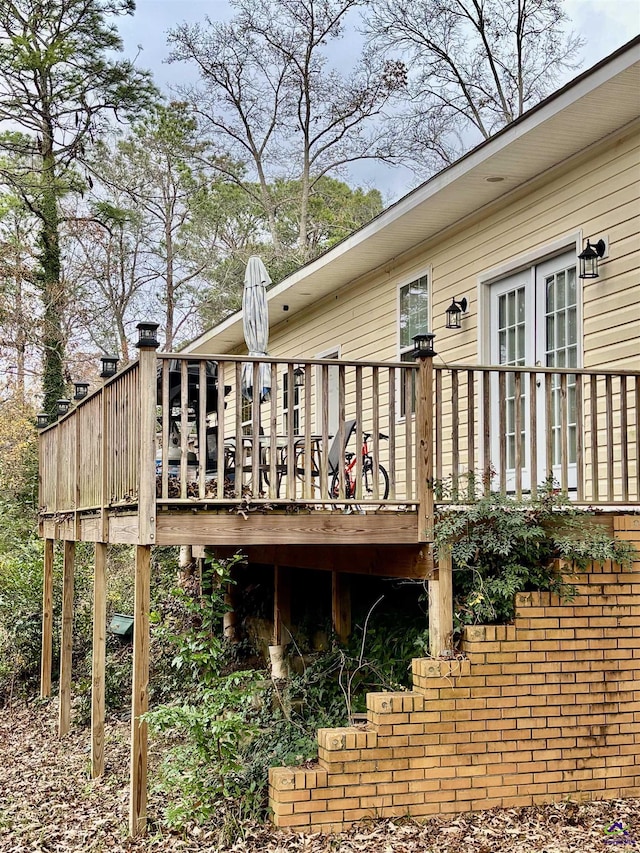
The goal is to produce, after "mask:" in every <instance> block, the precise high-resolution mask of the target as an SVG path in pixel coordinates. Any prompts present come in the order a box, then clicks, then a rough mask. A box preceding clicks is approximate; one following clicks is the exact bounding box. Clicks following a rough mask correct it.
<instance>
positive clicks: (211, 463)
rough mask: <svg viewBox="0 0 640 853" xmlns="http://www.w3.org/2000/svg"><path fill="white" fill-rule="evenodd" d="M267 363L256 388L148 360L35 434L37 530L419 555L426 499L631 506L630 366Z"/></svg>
mask: <svg viewBox="0 0 640 853" xmlns="http://www.w3.org/2000/svg"><path fill="white" fill-rule="evenodd" d="M145 360H146V361H145ZM425 361H426V360H425ZM243 363H249V364H250V365H252V367H251V366H250V369H249V374H250V375H251V373H252V374H253V384H252V386H251V393H250V396H249V398H247V397H246V396H245V395H243V393H242V379H241V377H242V367H243ZM264 363H265V362H264V361H263V364H264ZM266 364H267V369H266V375H267V376H268V377H269V378H268V381H267V384H270V386H271V392H270V393H268V394H267V393H265V392H264V387H263V388H260V387H259V386H260V384H261V383H262V384H263V385H264V383H265V379H264V378H263V379H261V378H260V366H259V364H258V362H257V361H255V360H251V359H247V358H241V357H232V356H211V357H209V358H206V359H203V358H196V357H192V356H181V355H179V354H162V353H161V354H156V353H155V351H153V350H151V351H149V350H147V351H144V352H143V353H142V359H141V361H139V362H136V363H134V364H131V365H129V366H128V367H126V368H125V369H124V370H122V371H121V372H120V373H119V374H118V375H117V376H115V377H114V378H112V379H110V380H109V381H107V382H106V383H105V384H104V385H103V386H102V387H100V388H98V389H97V390H95V391H94V392H93V393H92V394H91V395H90V396H88V397H87V398H86V399H84V400H82V401H81V402H80V403H79V404H78V405H77V406H76V407H74V408H73V409H72V410H71V411H70V412H69V413H68V414H67V415H66V416H64V417H63V418H61V419H60V420H59V421H58V422H57V423H55V424H53V425H51V426H49V427H48V428H46V429H44V430H43V431H42V432H41V436H40V513H41V532H42V535H43V536H44V537H45V538H51V539H63V540H67V541H70V540H77V541H91V542H114V543H130V544H158V545H176V544H194V545H211V546H238V547H242V546H247V547H248V546H258V545H265V546H266V545H280V546H284V545H291V546H298V545H312V546H316V545H327V546H330V545H340V546H344V545H357V544H362V545H396V546H420V545H421V544H423V543H425V542H428V541H429V540H430V539H431V529H432V524H433V512H434V506H436V505H438V504H444V503H465V502H466V501H468V499H469V494H470V492H474V493H476V494H477V493H478V492H482V491H488V490H489V489H497V490H500V491H502V492H503V493H507V492H508V493H512V494H514V495H516V496H519V495H523V494H530V495H535V494H536V492H537V490H538V488H539V484H540V483H541V482H542V481H543V480H544V479H545V478H552V479H553V481H554V483H555V485H556V487H557V488H558V489H560V490H561V491H563V492H566V493H567V494H568V496H569V497H570V498H571V499H572V500H574V501H575V502H576V503H579V504H588V505H591V506H598V505H607V506H615V505H621V506H631V505H638V504H640V465H639V459H640V429H639V426H638V421H639V412H640V374H639V373H638V372H632V371H626V372H623V371H621V372H617V373H616V372H601V371H586V370H581V371H578V370H573V371H570V370H569V369H565V370H560V369H551V368H515V367H507V366H505V367H500V368H496V367H482V366H480V367H479V366H466V365H461V366H447V367H442V366H439V365H434V364H432V363H431V362H430V360H429V364H428V365H425V366H424V369H422V368H421V365H423V362H420V363H419V364H418V365H416V364H414V363H408V362H400V363H393V364H389V363H375V362H344V361H327V360H296V361H292V360H286V359H268V360H267V361H266ZM427 386H428V387H429V391H428V393H425V388H426V387H427ZM245 394H246V389H245ZM330 399H332V400H333V410H332V408H331V404H330ZM406 413H413V414H410V416H409V417H406ZM516 436H519V440H517V439H516ZM365 439H366V441H367V451H368V452H367V454H366V455H364V454H363V453H362V452H358V448H362V447H363V442H364V441H365ZM341 448H342V449H341ZM345 452H346V454H348V455H347V459H348V463H347V462H346V461H345ZM347 465H348V466H349V468H347ZM381 469H383V471H382V470H381ZM373 472H377V475H375V476H374V474H373Z"/></svg>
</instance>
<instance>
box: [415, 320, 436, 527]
mask: <svg viewBox="0 0 640 853" xmlns="http://www.w3.org/2000/svg"><path fill="white" fill-rule="evenodd" d="M434 338H435V335H434V334H433V332H426V333H424V334H421V335H415V336H414V338H413V344H414V347H413V353H412V354H413V357H414V358H415V359H416V360H417V361H418V381H417V383H416V449H417V454H416V480H417V484H418V495H417V498H418V537H419V539H420V541H421V542H433V514H434V503H433V357H434V356H435V355H436V352H435V350H434V349H433V340H434Z"/></svg>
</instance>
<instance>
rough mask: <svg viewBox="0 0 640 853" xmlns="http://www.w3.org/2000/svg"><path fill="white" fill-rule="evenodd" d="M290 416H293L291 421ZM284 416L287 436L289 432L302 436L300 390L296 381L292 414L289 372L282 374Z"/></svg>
mask: <svg viewBox="0 0 640 853" xmlns="http://www.w3.org/2000/svg"><path fill="white" fill-rule="evenodd" d="M290 414H292V415H293V418H292V420H291V421H290V420H289V415H290ZM282 416H283V425H284V431H285V434H286V435H289V432H291V433H292V434H293V435H300V388H299V387H298V386H297V385H296V384H295V380H294V385H293V407H292V412H291V413H290V412H289V373H288V372H286V373H283V374H282Z"/></svg>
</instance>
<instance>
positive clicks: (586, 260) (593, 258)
mask: <svg viewBox="0 0 640 853" xmlns="http://www.w3.org/2000/svg"><path fill="white" fill-rule="evenodd" d="M606 248H607V244H606V243H605V242H604V240H598V242H597V243H592V242H591V240H590V238H589V237H587V245H586V247H585V248H584V250H583V251H582V252H580V254H579V255H578V260H579V261H580V274H579V276H578V278H598V277H599V276H600V273H599V272H598V261H599V259H600V258H601V257H602V256H603V255H604V253H605V251H606Z"/></svg>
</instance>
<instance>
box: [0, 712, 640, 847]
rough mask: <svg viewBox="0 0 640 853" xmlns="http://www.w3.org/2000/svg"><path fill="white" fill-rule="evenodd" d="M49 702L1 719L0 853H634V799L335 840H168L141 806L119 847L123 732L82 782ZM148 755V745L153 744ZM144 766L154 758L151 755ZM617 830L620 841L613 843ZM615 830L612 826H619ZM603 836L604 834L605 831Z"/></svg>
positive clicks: (373, 829) (368, 827)
mask: <svg viewBox="0 0 640 853" xmlns="http://www.w3.org/2000/svg"><path fill="white" fill-rule="evenodd" d="M56 722H57V719H56V706H55V702H46V703H40V702H37V703H34V704H32V705H31V706H29V707H20V708H16V707H14V708H13V709H12V710H4V711H0V851H1V853H73V852H74V851H77V853H143V851H144V853H502V851H504V853H600V851H602V853H605V851H609V853H611V851H613V850H621V851H623V853H627V851H632V850H634V849H638V850H639V851H640V800H638V799H630V800H611V801H599V802H593V803H583V804H577V803H574V802H560V803H551V804H549V805H546V806H544V807H539V808H520V809H491V810H489V811H485V812H476V813H474V814H463V815H458V816H455V817H438V818H434V819H432V820H429V821H427V822H426V823H423V824H417V823H414V822H412V821H390V820H381V821H371V822H365V823H363V824H360V825H358V826H355V827H353V828H352V829H350V830H349V831H348V832H344V833H341V834H340V835H334V836H327V835H320V834H317V833H316V834H308V833H306V834H295V833H286V832H280V831H277V830H275V829H274V828H273V827H271V826H270V825H268V824H264V825H262V824H258V825H256V824H250V825H247V824H238V827H237V831H236V833H235V835H236V837H235V838H233V839H231V840H228V841H226V842H224V843H221V842H220V841H219V838H218V834H217V830H214V829H211V828H207V827H196V826H193V827H190V828H187V829H186V830H185V831H184V832H183V833H182V834H176V833H171V832H168V831H167V830H166V829H164V827H163V824H162V821H161V810H162V806H163V803H162V802H159V801H158V799H157V798H154V796H153V793H152V794H151V796H150V799H149V834H148V836H147V837H146V838H144V839H135V840H134V839H130V838H127V815H128V800H129V797H128V772H129V726H128V724H127V723H126V722H123V721H115V722H110V723H108V725H107V726H106V729H105V756H106V764H107V772H106V773H105V775H104V777H102V778H101V779H96V780H92V779H90V778H89V771H90V756H89V736H90V735H89V730H88V729H76V728H74V729H73V730H72V732H71V734H70V735H69V736H68V737H67V738H65V739H64V740H62V741H59V740H58V739H57V737H56ZM152 746H153V745H152ZM151 755H152V760H153V758H154V756H153V749H152V750H151ZM614 822H618V823H619V825H620V826H624V827H626V828H627V829H626V830H625V832H626V835H624V836H622V835H620V834H617V835H616V834H612V831H611V830H610V828H611V827H612V826H613V825H614ZM618 823H616V826H617V825H618ZM608 830H609V832H608Z"/></svg>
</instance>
